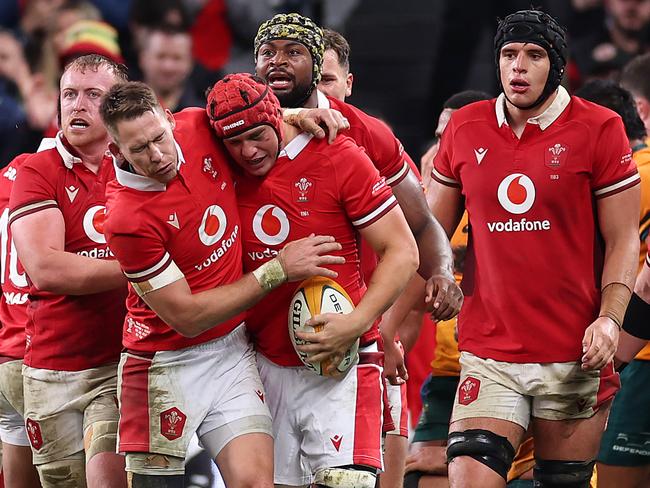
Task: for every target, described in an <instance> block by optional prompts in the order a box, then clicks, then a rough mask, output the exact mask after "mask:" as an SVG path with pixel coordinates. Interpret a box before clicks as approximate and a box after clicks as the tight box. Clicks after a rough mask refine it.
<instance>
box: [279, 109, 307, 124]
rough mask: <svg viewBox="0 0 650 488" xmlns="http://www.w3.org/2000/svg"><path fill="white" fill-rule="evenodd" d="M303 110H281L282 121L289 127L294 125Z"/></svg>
mask: <svg viewBox="0 0 650 488" xmlns="http://www.w3.org/2000/svg"><path fill="white" fill-rule="evenodd" d="M303 110H305V109H304V108H285V109H282V119H283V120H284V121H285V122H286V123H287V124H290V125H295V122H296V119H297V118H298V115H299V114H300V112H302V111H303Z"/></svg>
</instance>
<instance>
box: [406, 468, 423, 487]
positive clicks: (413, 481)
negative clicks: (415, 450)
mask: <svg viewBox="0 0 650 488" xmlns="http://www.w3.org/2000/svg"><path fill="white" fill-rule="evenodd" d="M425 474H426V473H425V472H424V471H411V472H410V473H406V474H405V475H404V488H418V485H419V484H420V478H422V476H424V475H425Z"/></svg>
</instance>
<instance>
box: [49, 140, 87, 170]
mask: <svg viewBox="0 0 650 488" xmlns="http://www.w3.org/2000/svg"><path fill="white" fill-rule="evenodd" d="M54 144H55V147H56V150H57V152H58V153H59V155H60V156H61V159H62V160H63V164H64V165H65V167H66V168H68V169H72V167H73V166H74V165H75V164H81V163H82V161H81V158H78V157H77V156H74V155H73V154H72V153H71V152H70V151H68V148H67V147H65V143H64V142H63V132H62V131H59V132H58V133H57V135H56V137H55V139H54Z"/></svg>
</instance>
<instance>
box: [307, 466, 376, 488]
mask: <svg viewBox="0 0 650 488" xmlns="http://www.w3.org/2000/svg"><path fill="white" fill-rule="evenodd" d="M373 471H374V470H373V469H372V468H367V467H365V466H346V467H338V468H325V469H320V470H318V471H317V472H316V474H315V475H314V484H315V485H318V486H327V487H328V488H375V483H376V481H377V474H376V472H373Z"/></svg>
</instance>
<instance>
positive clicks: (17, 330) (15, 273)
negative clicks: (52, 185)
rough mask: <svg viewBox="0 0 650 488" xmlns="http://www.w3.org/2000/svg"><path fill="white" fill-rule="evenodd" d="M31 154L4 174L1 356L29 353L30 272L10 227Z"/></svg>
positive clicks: (0, 200) (0, 182)
mask: <svg viewBox="0 0 650 488" xmlns="http://www.w3.org/2000/svg"><path fill="white" fill-rule="evenodd" d="M29 156H30V155H29V154H21V155H20V156H17V157H16V158H15V159H14V160H13V161H12V162H11V163H9V164H8V165H7V166H6V167H5V168H4V169H3V170H2V173H1V176H0V211H2V214H1V215H0V252H1V253H2V255H1V256H0V266H1V268H0V281H1V283H2V298H1V299H0V356H4V357H8V358H14V359H22V358H23V356H24V355H25V324H26V323H27V295H28V294H29V286H28V283H27V275H26V274H25V270H24V269H23V267H22V265H21V264H20V261H19V260H18V253H17V252H16V246H15V245H14V241H13V239H12V237H11V231H10V230H9V195H11V187H12V186H13V184H14V180H15V179H16V172H17V170H18V168H19V167H20V166H21V165H22V164H23V162H24V161H25V160H26V159H27V158H28V157H29Z"/></svg>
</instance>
